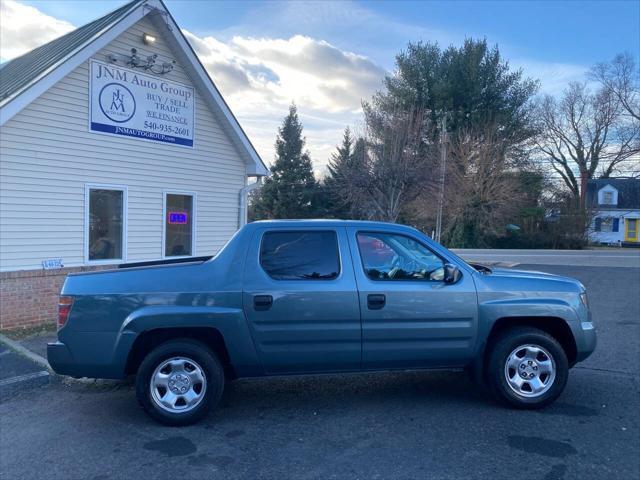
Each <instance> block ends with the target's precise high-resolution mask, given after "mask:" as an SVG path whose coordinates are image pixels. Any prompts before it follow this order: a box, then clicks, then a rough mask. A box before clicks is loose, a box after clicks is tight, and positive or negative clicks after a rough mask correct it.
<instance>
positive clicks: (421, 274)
mask: <svg viewBox="0 0 640 480" xmlns="http://www.w3.org/2000/svg"><path fill="white" fill-rule="evenodd" d="M358 248H359V250H360V258H361V259H362V266H363V268H364V272H365V274H366V275H367V277H369V278H370V279H371V280H392V281H393V280H423V281H424V280H431V281H442V280H444V262H443V261H442V259H441V258H440V257H438V256H437V255H436V254H434V253H433V252H432V251H431V250H429V249H428V248H427V247H425V246H424V245H422V244H421V243H418V242H416V241H415V240H413V239H411V238H409V237H406V236H404V235H399V234H398V235H396V234H391V233H377V232H376V233H374V232H371V233H369V232H367V233H358Z"/></svg>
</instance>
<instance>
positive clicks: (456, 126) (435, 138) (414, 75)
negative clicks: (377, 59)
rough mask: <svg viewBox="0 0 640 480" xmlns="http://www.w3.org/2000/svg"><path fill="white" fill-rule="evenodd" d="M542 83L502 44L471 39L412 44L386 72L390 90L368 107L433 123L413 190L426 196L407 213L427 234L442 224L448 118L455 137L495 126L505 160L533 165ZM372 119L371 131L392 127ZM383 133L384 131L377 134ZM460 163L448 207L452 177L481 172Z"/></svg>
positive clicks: (454, 167)
mask: <svg viewBox="0 0 640 480" xmlns="http://www.w3.org/2000/svg"><path fill="white" fill-rule="evenodd" d="M537 88H538V83H537V82H536V81H534V80H531V79H529V78H526V77H525V76H524V74H523V72H522V70H513V69H511V68H510V66H509V64H508V62H506V61H505V60H504V59H503V58H502V56H501V55H500V51H499V49H498V47H497V46H495V47H492V48H491V47H489V46H488V45H487V42H486V40H473V39H468V40H466V41H465V42H464V44H463V45H462V46H461V47H454V46H451V47H449V48H447V49H445V50H442V49H441V48H440V47H439V46H438V45H437V44H435V43H421V42H420V43H410V44H409V45H408V47H407V49H406V50H405V51H404V52H402V53H400V54H399V55H398V56H397V57H396V70H395V73H394V74H392V75H389V76H388V77H386V79H385V83H384V89H383V90H382V91H381V92H378V93H377V94H376V95H375V96H374V97H373V99H372V101H371V102H370V103H365V105H364V107H365V112H368V111H373V112H379V113H381V114H385V115H386V116H393V115H394V114H396V113H395V112H398V111H403V112H411V111H413V112H421V115H422V117H423V122H424V124H425V126H424V128H423V129H422V133H423V135H422V137H421V139H420V141H419V145H418V150H417V154H416V157H417V158H419V159H420V161H421V162H422V163H421V169H420V170H419V173H418V174H417V178H418V180H419V181H418V184H419V185H420V188H419V190H416V189H414V190H413V191H419V193H418V194H417V195H415V198H414V199H413V200H411V199H409V203H407V204H405V205H403V206H402V208H401V211H402V218H403V219H404V220H405V221H411V222H412V223H414V224H417V225H420V226H421V228H423V229H425V230H427V231H429V230H431V229H432V228H433V226H434V223H435V222H434V220H435V218H436V217H435V215H434V213H435V212H434V210H435V206H436V205H437V204H438V190H439V189H438V188H434V186H436V187H437V186H438V185H439V183H438V182H439V180H440V173H439V172H440V167H439V162H440V160H439V158H440V153H441V142H440V138H441V137H442V136H443V134H444V133H445V132H444V131H442V127H441V125H442V124H443V123H444V122H442V120H443V119H446V133H447V134H448V136H450V137H451V138H458V134H462V133H466V134H468V133H469V132H471V131H474V132H483V131H485V130H486V129H487V128H489V127H491V128H493V129H495V131H496V132H500V141H501V147H502V148H500V149H499V150H497V151H496V153H498V154H500V155H502V156H503V157H505V158H502V159H500V161H503V162H504V161H506V157H508V160H509V165H511V166H514V165H516V164H518V165H520V166H522V165H525V164H526V162H527V160H528V156H527V154H528V151H529V150H530V149H531V146H532V139H533V138H534V136H535V133H536V132H535V129H534V126H535V125H534V122H533V117H532V97H533V95H534V94H535V93H536V91H537ZM367 123H368V128H370V129H373V130H375V129H376V128H379V127H381V128H382V129H384V127H383V125H384V124H383V123H380V122H378V123H377V124H376V122H370V121H368V122H367ZM381 135H382V136H384V132H382V131H380V132H379V133H377V136H381ZM476 139H480V140H481V139H483V137H482V136H477V137H476ZM459 160H460V159H459V158H457V157H451V158H450V159H449V160H448V162H447V163H448V167H447V170H446V171H447V172H449V171H452V172H453V173H452V175H451V176H450V175H449V174H448V173H447V175H446V176H445V205H446V204H447V203H448V200H449V198H448V197H449V196H452V195H455V196H458V192H457V191H456V190H455V188H453V187H452V185H451V184H450V182H451V179H453V178H454V177H455V176H460V175H463V176H464V175H466V176H470V177H472V176H473V175H474V172H473V171H469V170H468V169H467V166H466V165H465V164H464V163H461V164H457V162H458V161H459ZM411 196H414V195H413V194H412V195H410V196H409V197H411ZM404 198H405V199H406V198H407V196H405V197H404ZM450 214H451V210H449V209H447V208H445V210H444V220H443V224H444V225H445V230H446V229H447V228H446V226H447V225H448V224H449V223H450V220H451V219H450V218H448V217H449V215H450ZM450 238H451V237H450Z"/></svg>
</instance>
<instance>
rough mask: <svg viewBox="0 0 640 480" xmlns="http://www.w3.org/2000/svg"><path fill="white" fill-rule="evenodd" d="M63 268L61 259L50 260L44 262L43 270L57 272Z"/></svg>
mask: <svg viewBox="0 0 640 480" xmlns="http://www.w3.org/2000/svg"><path fill="white" fill-rule="evenodd" d="M62 267H63V265H62V259H61V258H48V259H47V260H42V268H44V269H45V270H57V269H58V268H62Z"/></svg>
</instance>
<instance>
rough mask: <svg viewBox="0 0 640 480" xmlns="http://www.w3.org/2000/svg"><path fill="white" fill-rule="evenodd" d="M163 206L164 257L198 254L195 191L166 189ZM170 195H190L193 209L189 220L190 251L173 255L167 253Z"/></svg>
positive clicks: (189, 214)
mask: <svg viewBox="0 0 640 480" xmlns="http://www.w3.org/2000/svg"><path fill="white" fill-rule="evenodd" d="M162 193H163V207H162V258H182V257H193V256H195V255H196V238H197V236H196V211H197V195H196V193H195V192H186V191H178V190H164V191H163V192H162ZM170 195H176V196H183V197H190V198H191V211H190V212H188V217H189V218H188V221H189V223H190V226H191V245H190V247H191V248H190V252H189V253H187V254H183V255H180V254H176V255H172V254H171V252H169V254H168V255H167V247H168V244H169V242H168V238H167V237H168V235H169V230H170V228H171V227H169V217H168V215H169V213H170V210H169V202H168V198H169V196H170Z"/></svg>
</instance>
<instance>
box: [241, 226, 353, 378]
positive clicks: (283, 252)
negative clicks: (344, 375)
mask: <svg viewBox="0 0 640 480" xmlns="http://www.w3.org/2000/svg"><path fill="white" fill-rule="evenodd" d="M245 265H246V267H245V271H244V280H243V281H244V287H243V303H244V311H245V314H246V317H247V320H248V322H249V326H250V328H251V332H252V335H253V340H254V343H255V345H256V348H257V350H258V352H259V355H260V357H261V359H262V362H263V366H264V369H265V371H266V373H303V372H332V371H348V370H358V369H360V360H361V358H360V356H361V332H360V308H359V304H358V293H357V290H356V284H355V279H354V276H353V265H352V260H351V256H350V254H349V246H348V241H347V237H346V230H345V229H344V228H342V227H339V228H298V229H296V228H291V229H283V228H282V227H278V228H273V227H272V228H269V227H264V228H261V229H258V230H257V231H256V233H255V235H254V238H253V239H252V243H251V245H250V247H249V251H248V257H247V261H246V262H245Z"/></svg>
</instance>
